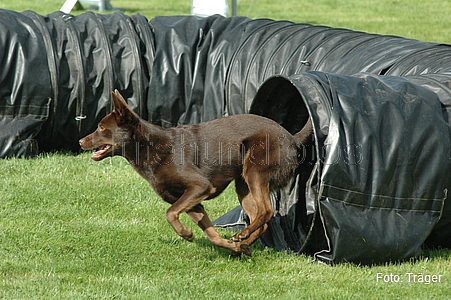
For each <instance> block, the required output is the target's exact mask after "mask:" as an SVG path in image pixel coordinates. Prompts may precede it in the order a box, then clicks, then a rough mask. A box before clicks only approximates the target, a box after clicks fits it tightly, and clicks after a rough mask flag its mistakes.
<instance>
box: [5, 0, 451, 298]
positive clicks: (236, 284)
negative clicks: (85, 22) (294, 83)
mask: <svg viewBox="0 0 451 300" xmlns="http://www.w3.org/2000/svg"><path fill="white" fill-rule="evenodd" d="M63 2H64V0H61V1H56V0H40V1H38V0H26V1H25V0H15V1H12V0H0V8H5V9H12V10H16V11H23V10H26V9H31V10H35V11H37V12H38V13H41V14H48V13H51V12H53V11H55V10H58V9H59V8H60V7H61V5H62V3H63ZM111 3H112V4H113V6H115V7H124V8H126V10H125V13H127V14H134V13H138V12H139V13H141V14H143V15H145V16H146V17H147V18H149V19H151V18H152V17H153V16H155V15H179V14H189V13H190V6H191V1H180V0H166V1H153V0H149V1H136V0H130V1H125V0H122V1H116V0H111ZM238 3H239V13H240V14H241V15H248V16H250V17H270V18H273V19H288V20H292V21H296V22H306V23H312V24H321V25H328V26H332V27H345V28H350V29H354V30H361V31H367V32H376V33H382V34H394V35H400V36H404V37H409V38H415V39H420V40H424V41H437V42H443V43H451V35H450V34H449V33H448V30H449V28H451V18H449V16H450V15H451V3H448V2H447V1H438V0H430V1H420V0H410V1H402V0H398V1H393V0H380V1H370V0H360V1H358V0H317V1H311V0H310V1H307V0H288V1H283V2H280V1H269V0H262V1H252V0H242V1H238ZM251 4H252V6H251ZM74 13H76V14H79V13H82V11H76V12H74ZM0 51H1V50H0ZM0 69H1V66H0ZM0 130H1V128H0ZM236 205H237V200H236V196H235V194H234V191H233V188H229V189H228V190H227V191H226V192H225V193H223V194H222V195H221V196H220V197H218V198H217V199H215V200H212V201H209V202H206V203H205V207H206V210H207V211H208V212H209V213H210V216H211V218H212V219H215V218H217V217H219V216H221V215H222V214H224V213H225V212H227V211H229V210H230V209H232V208H233V207H235V206H236ZM167 208H168V205H167V204H165V203H164V202H163V201H162V200H160V199H159V198H158V197H157V196H156V195H155V194H154V193H153V191H152V190H151V188H150V186H149V185H148V184H147V183H146V182H145V181H144V180H143V179H142V178H141V177H139V175H137V174H136V173H135V172H134V171H133V170H132V168H131V167H130V166H129V165H128V164H127V163H126V162H125V160H124V159H122V158H119V157H117V158H114V159H105V160H104V161H102V162H98V163H96V162H93V161H92V160H91V159H90V153H83V154H80V155H72V154H67V153H54V154H43V155H41V156H39V157H38V158H35V159H4V160H0V276H1V277H0V298H1V299H95V298H101V299H113V298H115V299H276V298H277V299H331V298H339V299H449V296H450V291H451V251H450V250H437V251H430V252H425V253H424V256H423V257H421V258H420V259H418V260H412V261H409V262H404V263H392V264H387V265H383V266H373V267H362V266H355V265H351V264H340V265H335V266H328V265H322V264H317V263H312V262H311V260H312V257H309V256H306V255H294V254H292V253H286V252H276V251H275V250H273V249H263V248H262V247H261V246H260V245H259V244H258V243H256V245H254V246H253V247H254V249H253V256H252V257H242V258H241V259H231V258H229V256H228V252H227V251H225V250H222V249H218V248H215V247H213V246H211V244H210V243H209V242H208V240H207V239H206V237H205V236H204V235H203V233H202V232H201V230H200V229H199V228H197V226H196V225H194V224H193V223H192V222H191V221H190V220H189V219H188V217H186V216H182V219H181V220H182V222H183V223H184V224H185V225H187V226H188V227H189V228H190V229H192V230H193V232H194V234H195V236H196V238H195V240H194V242H193V243H189V242H187V241H185V240H183V239H182V238H180V237H178V236H177V235H176V234H175V232H174V231H173V230H172V228H171V227H170V225H169V224H168V223H167V222H166V220H165V217H164V214H165V211H166V209H167ZM221 234H222V235H223V236H231V235H232V234H233V233H231V232H228V231H221ZM450 238H451V237H450ZM414 275H415V282H413V281H414ZM420 275H422V278H424V279H426V280H427V279H428V278H429V279H430V282H429V283H427V282H426V283H425V282H420V280H419V278H420V277H421V276H420ZM434 275H435V276H436V277H433V276H434ZM426 276H429V277H426ZM438 276H440V282H431V281H432V279H433V278H435V279H436V281H437V279H438ZM409 279H410V280H409ZM397 281H399V282H397ZM409 281H410V282H409Z"/></svg>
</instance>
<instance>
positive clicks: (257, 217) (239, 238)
mask: <svg viewBox="0 0 451 300" xmlns="http://www.w3.org/2000/svg"><path fill="white" fill-rule="evenodd" d="M255 175H256V176H250V177H249V176H246V178H247V180H246V181H247V182H246V181H244V180H242V179H240V180H236V182H235V185H236V191H237V194H238V197H239V198H240V202H241V206H242V208H243V210H244V211H245V212H246V214H247V215H248V216H249V219H250V223H249V226H248V227H246V228H245V229H244V230H242V231H241V232H239V233H237V234H236V235H234V236H233V237H232V241H234V242H241V245H240V248H241V252H243V253H245V254H247V255H251V249H250V245H251V244H252V243H253V242H254V241H255V240H257V239H258V238H259V237H260V236H261V235H262V234H263V233H264V232H265V231H266V229H267V228H268V225H267V224H266V223H267V222H268V221H269V220H270V219H271V217H272V216H273V210H272V206H271V201H270V199H269V183H268V184H266V185H263V186H261V185H260V184H259V183H261V182H262V181H263V182H264V181H265V179H264V177H262V176H259V174H258V173H256V172H255Z"/></svg>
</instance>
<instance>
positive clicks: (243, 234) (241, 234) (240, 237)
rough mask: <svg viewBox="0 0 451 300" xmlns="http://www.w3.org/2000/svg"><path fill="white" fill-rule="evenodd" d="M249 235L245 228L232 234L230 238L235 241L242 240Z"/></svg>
mask: <svg viewBox="0 0 451 300" xmlns="http://www.w3.org/2000/svg"><path fill="white" fill-rule="evenodd" d="M248 237H249V234H248V233H247V232H245V231H244V230H243V231H241V232H239V233H237V234H235V235H234V236H232V237H231V238H230V240H231V241H233V242H242V241H244V240H245V239H247V238H248Z"/></svg>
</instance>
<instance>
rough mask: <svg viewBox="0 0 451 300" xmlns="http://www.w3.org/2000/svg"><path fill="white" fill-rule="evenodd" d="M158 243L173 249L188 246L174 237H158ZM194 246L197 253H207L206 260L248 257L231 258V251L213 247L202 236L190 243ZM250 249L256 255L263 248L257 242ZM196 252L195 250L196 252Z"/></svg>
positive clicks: (186, 242)
mask: <svg viewBox="0 0 451 300" xmlns="http://www.w3.org/2000/svg"><path fill="white" fill-rule="evenodd" d="M232 235H233V233H232V234H230V237H232ZM221 236H222V237H224V238H226V239H228V238H230V237H229V236H227V235H224V234H222V235H221ZM159 240H160V243H162V244H165V245H172V246H173V247H183V245H184V244H185V245H189V244H188V243H189V242H188V241H185V240H184V239H183V238H181V237H178V236H175V237H173V238H169V237H160V238H159ZM192 243H193V244H194V245H196V247H198V248H199V250H198V251H205V252H208V253H209V254H208V255H207V256H208V259H212V260H215V259H220V258H233V259H240V258H244V257H249V256H247V255H244V254H243V255H241V256H238V257H232V256H231V251H230V250H227V249H224V248H221V247H217V246H215V245H213V244H212V243H211V242H210V240H209V239H208V238H207V237H204V236H196V237H195V238H194V240H193V242H192ZM251 248H252V252H253V253H254V252H255V253H256V252H258V251H262V250H263V247H262V246H261V244H260V242H259V241H258V240H257V241H256V242H255V243H254V244H253V245H251ZM196 251H197V250H196Z"/></svg>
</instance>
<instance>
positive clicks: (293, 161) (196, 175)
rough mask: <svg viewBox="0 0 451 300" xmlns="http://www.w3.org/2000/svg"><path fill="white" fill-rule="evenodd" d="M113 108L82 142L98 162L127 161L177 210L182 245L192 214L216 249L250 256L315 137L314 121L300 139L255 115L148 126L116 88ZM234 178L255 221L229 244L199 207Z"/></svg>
mask: <svg viewBox="0 0 451 300" xmlns="http://www.w3.org/2000/svg"><path fill="white" fill-rule="evenodd" d="M113 103H114V110H113V111H112V112H111V113H110V114H109V115H107V116H106V117H105V118H103V119H102V121H101V122H100V123H99V126H98V129H97V130H96V131H95V132H94V133H92V134H90V135H88V136H86V137H85V138H82V139H81V140H80V145H81V147H82V148H83V149H84V150H92V149H96V150H95V152H94V153H93V154H92V159H93V160H96V161H98V160H102V159H104V158H105V157H107V156H113V155H121V156H123V157H125V158H126V159H127V160H128V161H129V162H130V164H131V165H132V166H133V168H134V169H135V170H136V171H137V172H138V173H139V174H140V175H141V176H142V177H144V178H145V179H146V180H147V181H148V182H149V183H150V185H151V186H152V187H153V189H154V190H155V192H156V193H157V194H158V195H160V196H161V197H162V198H163V200H164V201H166V202H168V203H170V204H172V205H171V207H170V208H169V209H168V210H167V213H166V219H167V221H168V222H169V223H170V224H171V225H172V227H173V228H174V230H175V231H176V232H177V233H178V234H179V235H180V236H181V237H183V238H184V239H186V240H188V241H192V240H193V238H194V236H193V233H192V232H191V231H190V230H189V229H188V228H186V227H185V226H184V225H182V224H181V223H180V221H179V215H180V214H181V213H183V212H186V213H187V214H188V215H189V216H190V217H191V219H193V221H194V222H195V223H196V224H197V225H198V226H199V227H200V228H202V230H203V231H204V232H205V234H206V235H207V237H208V238H209V240H210V241H211V242H212V243H213V244H214V245H216V246H219V247H223V248H226V249H229V250H231V251H232V255H234V256H235V255H240V254H241V253H244V254H247V255H251V249H250V245H251V244H252V243H253V242H254V241H255V240H256V239H257V238H258V237H259V236H260V235H261V234H262V233H263V232H264V231H265V230H266V229H267V226H268V225H267V224H266V223H267V222H268V221H269V220H270V219H271V217H272V216H273V210H272V207H271V203H270V198H269V192H270V190H271V189H277V188H279V187H282V186H283V185H285V184H286V183H287V182H288V181H289V180H290V178H292V177H293V175H294V172H295V170H296V168H297V166H298V150H299V147H300V146H301V145H302V144H303V143H304V142H306V141H307V139H308V138H309V136H311V134H312V132H313V129H312V124H311V121H310V120H309V121H308V122H307V123H306V125H305V126H304V128H303V129H302V130H301V131H300V132H299V133H297V134H295V135H294V136H293V135H291V134H290V133H289V132H288V131H286V130H285V129H284V128H283V127H282V126H280V125H279V124H277V123H276V122H274V121H272V120H270V119H267V118H264V117H261V116H257V115H251V114H243V115H235V116H230V117H223V118H219V119H215V120H212V121H209V122H205V123H200V124H193V125H187V126H178V127H175V128H169V129H163V128H161V127H159V126H156V125H153V124H151V123H148V122H146V121H144V120H142V119H141V118H140V117H139V116H138V115H137V114H135V113H134V112H133V111H132V110H131V109H130V108H129V107H128V105H127V103H126V102H125V100H124V98H123V97H122V96H121V95H120V93H119V92H118V91H117V90H116V91H114V92H113ZM233 180H235V187H236V192H237V194H238V198H239V200H240V203H241V206H242V208H243V210H244V211H245V212H246V214H247V215H248V216H249V219H250V223H249V226H247V227H246V228H245V229H244V230H243V231H241V232H239V233H237V234H235V235H234V236H233V237H232V238H231V239H230V240H227V239H224V238H222V237H220V236H219V234H218V233H217V231H216V230H215V229H214V227H213V225H212V223H211V221H210V219H209V217H208V215H207V213H206V212H205V210H204V208H203V206H202V205H201V202H202V201H203V200H208V199H212V198H215V197H216V196H218V195H219V194H220V193H221V192H222V191H223V190H224V189H225V188H226V187H227V185H228V184H229V183H230V182H231V181H233Z"/></svg>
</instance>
